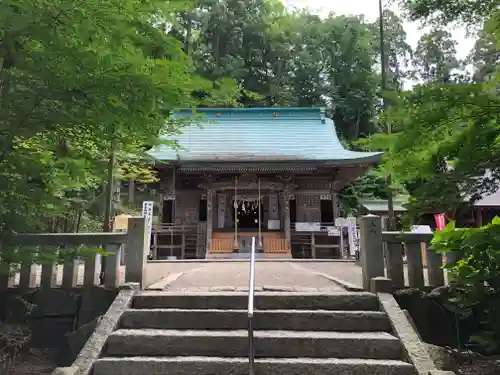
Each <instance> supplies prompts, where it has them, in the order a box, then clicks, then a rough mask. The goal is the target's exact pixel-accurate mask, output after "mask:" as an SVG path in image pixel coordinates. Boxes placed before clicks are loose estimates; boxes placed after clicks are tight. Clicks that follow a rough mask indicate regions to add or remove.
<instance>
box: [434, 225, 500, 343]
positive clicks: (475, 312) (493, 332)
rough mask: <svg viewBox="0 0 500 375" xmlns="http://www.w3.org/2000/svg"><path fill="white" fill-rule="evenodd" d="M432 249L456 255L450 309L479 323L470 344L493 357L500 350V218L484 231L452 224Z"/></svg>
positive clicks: (451, 268) (450, 272)
mask: <svg viewBox="0 0 500 375" xmlns="http://www.w3.org/2000/svg"><path fill="white" fill-rule="evenodd" d="M431 249H432V250H434V251H437V252H440V253H452V254H455V255H456V258H455V259H457V260H456V262H454V263H452V264H447V265H446V266H445V268H446V269H448V275H449V281H450V291H451V296H452V297H451V298H450V299H449V301H448V302H449V304H450V307H451V308H452V309H453V310H454V311H455V312H456V313H457V314H458V315H459V316H460V317H461V318H471V317H473V318H474V320H475V322H476V323H477V325H476V329H475V332H471V335H470V341H471V343H472V344H476V345H479V346H480V347H481V348H482V349H483V350H484V351H486V352H488V353H491V352H496V351H498V350H499V349H500V218H498V217H496V218H495V219H493V221H492V222H491V223H490V224H488V225H485V226H483V227H481V228H456V227H455V223H454V222H451V223H450V224H448V226H447V227H446V228H445V229H444V230H443V231H438V232H436V233H435V235H434V238H433V240H432V243H431Z"/></svg>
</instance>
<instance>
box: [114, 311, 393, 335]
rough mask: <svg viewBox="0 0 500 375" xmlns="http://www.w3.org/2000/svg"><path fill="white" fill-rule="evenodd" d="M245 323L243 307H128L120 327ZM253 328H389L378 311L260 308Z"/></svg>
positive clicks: (223, 327) (236, 326) (231, 327)
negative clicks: (199, 308)
mask: <svg viewBox="0 0 500 375" xmlns="http://www.w3.org/2000/svg"><path fill="white" fill-rule="evenodd" d="M247 325H248V318H247V311H246V310H209V309H204V310H182V309H129V310H126V311H125V312H124V314H123V316H122V319H121V322H120V327H121V328H152V329H177V330H179V329H181V330H182V329H204V330H238V329H246V327H247ZM254 327H255V329H256V330H296V331H338V332H370V331H390V329H391V327H390V323H389V319H388V318H387V316H386V315H385V313H383V312H380V311H339V310H330V311H328V310H260V311H256V312H255V315H254Z"/></svg>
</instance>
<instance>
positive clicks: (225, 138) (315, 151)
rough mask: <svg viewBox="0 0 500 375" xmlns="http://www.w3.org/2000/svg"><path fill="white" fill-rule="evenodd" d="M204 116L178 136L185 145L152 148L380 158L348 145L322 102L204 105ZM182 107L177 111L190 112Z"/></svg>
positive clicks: (232, 157) (174, 155) (242, 157)
mask: <svg viewBox="0 0 500 375" xmlns="http://www.w3.org/2000/svg"><path fill="white" fill-rule="evenodd" d="M196 113H197V115H201V118H202V119H201V120H199V121H196V122H192V123H190V124H187V125H186V126H185V127H184V128H183V129H182V134H180V135H176V136H174V137H173V138H169V139H175V140H176V141H177V142H178V144H179V145H180V146H182V149H181V150H178V151H176V150H173V149H171V148H169V147H167V146H160V147H157V148H155V149H153V150H152V151H150V152H149V154H150V155H151V156H152V157H153V158H155V159H157V160H162V161H171V160H180V161H186V162H188V161H189V162H191V161H192V162H194V161H200V162H203V161H207V162H209V161H211V162H214V161H221V162H235V161H236V162H239V161H247V162H252V161H324V162H326V163H328V162H336V163H339V164H349V163H376V162H378V161H379V160H380V156H381V153H379V152H369V153H368V152H355V151H349V150H346V149H344V147H343V146H342V145H341V143H340V142H339V139H338V137H337V134H336V132H335V125H334V123H333V121H332V120H330V119H328V118H326V117H325V114H324V110H323V109H320V108H202V109H198V110H197V112H196ZM191 115H192V110H181V111H179V112H177V113H176V115H175V116H177V117H190V116H191Z"/></svg>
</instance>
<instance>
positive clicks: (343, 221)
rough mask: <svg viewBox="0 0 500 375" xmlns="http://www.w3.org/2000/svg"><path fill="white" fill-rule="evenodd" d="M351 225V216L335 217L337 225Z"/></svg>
mask: <svg viewBox="0 0 500 375" xmlns="http://www.w3.org/2000/svg"><path fill="white" fill-rule="evenodd" d="M348 225H349V218H344V217H337V218H335V226H337V227H347V226H348Z"/></svg>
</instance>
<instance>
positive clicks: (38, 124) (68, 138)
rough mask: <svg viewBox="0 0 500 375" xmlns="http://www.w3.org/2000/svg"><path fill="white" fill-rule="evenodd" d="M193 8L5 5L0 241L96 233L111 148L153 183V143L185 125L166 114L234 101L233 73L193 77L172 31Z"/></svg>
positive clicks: (147, 0) (137, 2) (121, 165)
mask: <svg viewBox="0 0 500 375" xmlns="http://www.w3.org/2000/svg"><path fill="white" fill-rule="evenodd" d="M187 9H190V7H189V3H188V2H186V1H163V0H130V1H126V2H123V1H118V0H111V1H107V2H104V3H103V2H100V1H97V0H83V1H77V2H74V1H70V0H55V1H47V0H42V1H36V2H32V1H27V0H6V1H2V2H1V3H0V30H1V32H0V237H1V236H3V235H8V234H9V233H10V232H26V231H47V230H48V231H77V230H80V229H82V227H83V226H84V224H85V225H87V224H88V225H87V226H88V227H92V228H95V227H96V225H95V224H96V223H97V220H101V217H100V212H99V211H102V210H100V209H97V210H96V209H95V208H96V206H97V205H98V203H99V202H100V201H102V197H103V195H104V191H103V189H102V186H103V183H104V181H105V179H106V177H105V176H106V169H107V168H108V159H109V157H110V154H111V153H114V155H115V159H116V165H115V166H114V167H115V168H116V169H117V170H116V173H115V174H116V175H117V176H118V177H126V178H136V179H138V180H139V181H144V182H152V181H155V175H154V173H152V171H151V167H152V163H149V164H148V163H144V158H145V157H147V155H146V154H145V150H146V149H147V148H148V147H152V146H155V145H158V144H160V143H162V142H161V140H160V135H164V134H175V133H178V132H179V131H180V129H181V128H182V126H183V122H182V121H174V120H172V119H168V118H167V117H168V114H169V112H170V111H171V110H172V109H173V108H176V107H187V106H192V105H198V104H200V103H202V102H204V101H206V102H208V103H211V102H212V101H217V102H220V103H229V105H230V104H231V103H233V101H232V98H234V96H235V93H236V92H238V86H237V85H236V83H235V82H234V80H231V79H221V80H218V81H217V82H215V83H213V82H212V81H209V80H205V79H203V78H201V77H199V76H196V74H194V73H195V72H194V66H193V64H192V62H191V60H190V59H189V57H188V56H186V54H185V53H184V51H183V50H182V45H181V43H179V42H178V41H177V40H176V39H175V38H173V37H171V36H169V35H168V34H167V33H166V32H165V28H164V27H165V25H166V24H168V23H169V22H172V17H173V14H175V13H176V12H178V11H181V10H187ZM197 92H203V95H202V96H201V97H200V96H199V95H196V93H197ZM168 145H169V146H171V147H175V145H174V144H168Z"/></svg>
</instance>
